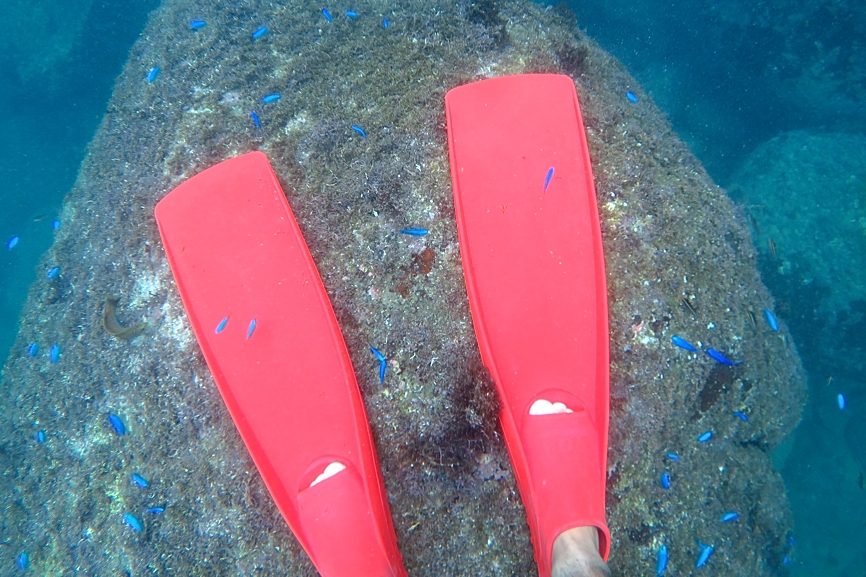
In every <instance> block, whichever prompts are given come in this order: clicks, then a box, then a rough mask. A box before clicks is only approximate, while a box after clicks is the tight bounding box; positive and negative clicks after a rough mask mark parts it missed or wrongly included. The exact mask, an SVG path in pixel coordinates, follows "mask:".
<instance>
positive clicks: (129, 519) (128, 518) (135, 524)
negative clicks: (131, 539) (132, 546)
mask: <svg viewBox="0 0 866 577" xmlns="http://www.w3.org/2000/svg"><path fill="white" fill-rule="evenodd" d="M123 520H124V521H125V522H126V524H127V525H129V526H130V527H132V530H133V531H135V532H136V533H141V532H142V531H144V525H142V524H141V521H139V520H138V517H136V516H135V515H133V514H132V513H126V514H125V515H124V516H123Z"/></svg>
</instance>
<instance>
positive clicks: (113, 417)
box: [108, 413, 126, 437]
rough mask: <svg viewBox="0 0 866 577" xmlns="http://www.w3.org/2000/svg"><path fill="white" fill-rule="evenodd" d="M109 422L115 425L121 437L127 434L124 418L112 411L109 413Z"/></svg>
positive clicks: (115, 430) (115, 429) (116, 431)
mask: <svg viewBox="0 0 866 577" xmlns="http://www.w3.org/2000/svg"><path fill="white" fill-rule="evenodd" d="M108 422H109V423H111V426H112V427H114V432H115V433H117V434H118V435H120V436H121V437H122V436H123V435H125V434H126V425H124V424H123V419H121V418H120V417H118V416H117V415H115V414H114V413H112V414H110V415H108Z"/></svg>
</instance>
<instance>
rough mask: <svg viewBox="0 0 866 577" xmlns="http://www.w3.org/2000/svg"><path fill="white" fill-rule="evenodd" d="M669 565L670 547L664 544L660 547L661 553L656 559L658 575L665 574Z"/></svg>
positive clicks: (659, 576) (658, 576) (660, 576)
mask: <svg viewBox="0 0 866 577" xmlns="http://www.w3.org/2000/svg"><path fill="white" fill-rule="evenodd" d="M667 566H668V548H667V545H664V544H662V546H661V547H659V555H658V560H657V561H656V576H657V577H662V575H664V574H665V569H666V568H667Z"/></svg>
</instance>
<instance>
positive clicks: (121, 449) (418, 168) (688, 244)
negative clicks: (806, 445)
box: [0, 0, 804, 576]
mask: <svg viewBox="0 0 866 577" xmlns="http://www.w3.org/2000/svg"><path fill="white" fill-rule="evenodd" d="M337 8H338V6H336V5H335V6H331V7H330V11H329V9H328V8H326V9H325V10H322V9H321V7H312V8H305V7H304V6H300V5H299V6H285V5H279V6H276V5H272V4H271V3H269V2H264V1H262V2H256V1H250V2H245V3H243V4H230V5H228V6H226V5H225V3H222V2H216V1H215V0H213V1H209V0H203V1H199V2H195V3H192V2H189V1H188V0H166V1H165V2H164V3H163V4H162V6H161V7H160V8H159V9H158V10H157V11H155V12H154V13H153V14H152V16H151V20H150V23H149V25H148V28H147V30H146V32H145V34H143V35H142V37H141V39H140V40H139V42H138V43H137V44H136V46H135V47H134V49H133V51H132V54H131V56H130V60H129V62H128V63H127V65H126V68H125V70H124V73H123V75H122V76H121V77H120V79H119V80H118V84H117V86H116V88H115V93H114V96H113V98H112V101H111V103H110V105H109V107H108V111H107V113H106V116H105V119H104V121H103V123H102V125H101V127H100V130H99V132H98V133H97V135H96V137H95V138H94V140H93V142H92V143H91V145H90V149H89V155H88V157H87V160H86V161H85V162H84V164H83V165H82V168H81V172H80V174H79V178H78V181H77V182H76V186H75V187H74V188H73V190H72V191H71V192H70V194H69V196H68V197H67V199H66V202H65V205H64V209H63V222H64V225H63V227H62V228H61V229H59V230H58V232H57V235H58V236H57V242H56V243H55V245H54V246H53V247H52V249H51V250H50V251H49V252H48V254H46V255H45V257H44V259H43V264H44V266H45V267H46V270H47V268H49V266H54V265H53V263H62V266H63V273H62V274H61V275H59V276H57V278H54V279H46V278H40V279H39V281H38V282H37V283H36V284H34V286H33V287H32V288H31V292H30V296H29V298H28V301H27V305H26V307H25V310H24V313H23V316H22V320H21V332H20V334H19V336H18V339H17V341H16V345H15V347H14V348H13V352H12V354H11V355H10V357H9V359H8V360H7V363H6V365H5V369H4V373H3V386H2V388H0V395H2V396H0V409H2V410H0V419H2V422H0V431H3V433H2V435H3V437H2V438H0V445H2V449H3V450H2V451H0V467H2V469H3V476H2V481H0V483H2V487H0V488H2V492H0V495H2V497H0V499H2V506H3V508H4V510H6V511H8V512H9V513H8V515H7V516H6V517H5V518H4V519H3V520H2V521H0V523H2V529H3V534H4V536H5V537H4V538H5V539H7V540H9V541H10V543H11V544H12V545H13V546H12V547H10V551H15V552H16V553H17V552H20V551H25V550H26V551H27V552H28V554H29V563H30V566H31V567H32V568H33V569H36V568H38V571H39V572H44V573H45V574H53V573H62V572H63V570H64V569H63V568H68V567H78V568H81V571H88V572H91V573H94V574H100V575H103V574H104V575H109V574H123V573H124V572H137V571H141V570H142V569H141V568H143V567H150V568H151V569H148V570H151V571H153V572H155V573H157V574H184V575H239V574H244V575H246V574H254V573H259V574H274V575H276V574H286V575H299V576H300V575H309V576H312V575H314V574H315V573H314V570H313V568H312V566H311V565H310V563H309V561H308V560H307V558H306V556H305V554H304V553H303V552H302V551H301V549H300V548H299V546H298V544H297V542H296V541H295V540H294V538H293V537H292V535H291V533H290V531H289V530H288V528H287V526H286V524H285V522H284V521H283V520H282V518H281V517H280V515H279V513H278V512H277V510H276V507H275V506H274V505H273V503H272V501H271V499H270V497H269V495H268V493H267V490H266V488H265V487H264V485H263V483H262V481H261V479H260V477H259V475H258V473H257V472H256V469H255V467H254V465H253V463H252V461H251V460H250V458H249V456H248V454H247V452H246V449H245V448H244V446H243V443H242V442H241V440H240V437H239V436H238V434H237V432H236V430H235V428H234V424H233V423H232V421H231V419H230V417H229V415H228V414H227V411H226V409H225V405H224V403H223V401H222V399H221V398H220V397H219V393H218V392H217V390H216V388H215V386H214V384H213V381H212V379H211V376H210V373H209V372H208V370H207V367H206V366H205V364H204V361H203V359H202V356H201V353H200V351H199V349H198V346H197V344H196V342H195V340H194V338H193V335H192V332H191V331H190V328H189V325H188V321H187V319H186V316H185V313H184V311H183V307H182V305H181V302H180V299H179V295H178V294H177V289H176V287H175V285H174V283H173V281H172V279H171V275H170V272H169V269H168V265H167V262H166V258H165V255H164V253H163V251H162V248H161V246H160V244H159V240H158V238H159V237H158V232H157V230H156V225H155V222H154V218H153V207H154V205H155V204H156V202H157V201H158V200H159V199H160V198H162V197H163V196H164V195H165V194H166V193H167V192H168V191H169V190H171V189H172V188H173V187H175V186H177V185H178V184H179V183H181V182H182V181H184V180H185V179H186V178H188V177H189V176H191V175H193V174H195V173H197V172H199V171H201V170H202V169H204V168H206V167H208V166H210V165H212V164H214V163H216V162H219V161H221V160H224V159H226V158H229V157H231V156H235V155H237V154H240V153H243V152H248V151H250V150H261V151H263V152H265V153H266V154H267V155H268V157H269V158H270V160H271V162H272V164H273V166H274V169H275V171H276V174H277V175H278V176H279V178H280V179H281V180H282V183H283V187H284V189H285V190H286V193H287V196H288V200H289V203H290V204H291V206H292V209H293V212H294V214H295V216H296V218H297V220H298V223H299V225H300V227H301V229H302V231H303V233H304V236H305V238H306V241H307V244H308V245H309V248H310V251H311V253H312V255H313V258H314V260H315V262H316V266H317V268H318V270H319V272H320V274H321V276H322V280H323V283H324V285H325V287H326V289H327V291H328V293H329V296H330V298H331V300H332V303H333V305H334V309H335V312H336V315H337V318H338V321H339V323H340V326H341V329H342V331H343V334H344V337H345V340H346V344H347V347H348V350H349V353H350V355H351V357H352V361H353V365H354V368H355V371H356V373H357V375H358V382H359V386H360V387H361V391H362V394H363V396H364V401H365V406H366V410H367V414H368V416H369V419H370V423H371V428H372V431H373V435H374V439H375V443H376V446H377V449H378V454H379V457H380V460H381V465H382V472H383V479H384V483H385V487H386V490H387V493H388V497H389V503H390V507H391V512H392V515H393V518H394V523H395V528H396V532H397V537H398V541H399V545H400V549H401V552H402V555H403V557H404V561H405V564H406V566H407V569H408V570H409V572H410V574H412V575H418V576H425V575H429V576H433V575H437V576H438V575H490V574H501V575H533V574H534V573H535V563H534V561H533V559H532V548H531V546H530V543H529V534H528V528H527V526H526V522H525V516H524V511H523V508H522V504H521V502H520V499H519V497H518V495H517V491H516V484H515V482H514V478H513V475H512V472H511V469H510V465H509V462H508V457H507V455H506V452H505V448H504V446H503V442H502V439H501V436H500V433H499V430H498V425H497V423H496V415H497V410H498V406H497V401H496V395H495V392H494V390H493V388H492V383H491V382H490V379H489V376H488V375H487V373H486V371H485V370H484V368H483V366H482V364H481V360H480V356H479V353H478V350H477V345H476V341H475V336H474V334H473V329H472V324H471V319H470V315H469V309H468V303H467V299H466V293H465V288H464V283H463V277H462V271H461V266H460V260H459V258H460V257H459V246H458V244H457V235H456V228H455V224H454V217H453V204H452V199H451V188H450V180H449V175H448V160H447V149H446V135H445V125H444V122H445V117H444V104H443V98H444V95H445V93H446V92H447V90H449V89H450V88H453V87H455V86H458V85H460V84H462V83H465V82H470V81H472V80H478V79H482V78H487V77H491V76H496V75H502V74H517V73H531V72H555V73H564V74H568V75H569V76H571V78H572V79H573V80H574V82H575V85H576V87H577V91H578V95H579V97H580V99H581V104H582V108H583V113H584V120H585V123H586V127H587V134H588V139H589V142H590V148H591V156H592V159H593V170H594V176H595V180H596V187H597V193H598V204H599V207H600V213H601V215H600V216H601V221H602V229H603V236H604V243H605V247H604V248H605V257H606V264H607V274H608V287H609V308H610V331H611V332H610V338H611V432H610V454H609V477H608V495H607V499H608V507H609V519H608V520H609V523H610V525H611V528H612V532H613V534H612V538H613V544H612V549H613V556H612V558H611V567H612V569H613V571H614V573H616V574H623V575H639V574H649V573H651V572H652V571H653V570H654V569H656V570H657V571H667V574H671V575H673V574H682V573H686V572H688V571H691V570H692V569H693V568H694V567H695V565H696V563H700V564H701V565H703V564H706V566H707V568H708V569H711V570H712V572H713V575H738V574H740V568H742V567H748V568H749V570H750V571H751V574H752V575H756V576H760V575H775V574H777V573H778V572H779V570H781V569H782V568H783V567H784V560H785V558H786V556H787V555H790V554H792V551H791V545H790V541H789V539H788V536H789V533H790V531H791V518H790V512H789V509H788V504H787V502H786V497H785V491H784V486H783V485H782V483H781V479H780V477H779V475H778V473H777V472H776V471H775V470H774V469H773V467H772V464H771V462H770V458H769V452H770V451H771V450H772V449H773V448H774V447H776V446H777V445H778V444H779V443H780V442H781V440H782V439H784V438H785V436H786V435H787V434H788V433H789V432H790V431H791V429H792V428H793V427H794V426H795V425H796V423H797V421H798V419H799V414H800V410H801V408H802V404H803V401H804V380H803V376H802V373H801V368H800V364H799V359H798V355H797V352H796V350H795V348H794V346H793V344H792V342H791V339H790V337H789V336H788V333H787V327H786V326H785V322H784V315H782V314H781V313H780V314H779V318H778V324H779V327H778V328H779V330H778V332H776V331H774V330H772V329H771V328H770V327H768V326H765V325H764V324H763V323H761V324H758V323H755V322H752V319H751V317H750V316H749V312H750V311H755V310H758V311H760V310H763V309H769V310H776V311H778V309H777V308H776V307H775V305H774V303H773V301H772V299H771V298H770V296H769V293H768V292H767V290H766V288H765V287H764V286H763V284H762V283H761V281H760V278H759V276H758V274H757V270H756V262H757V253H756V251H755V249H754V246H753V244H752V238H751V234H750V232H749V229H748V226H747V224H746V222H745V219H744V218H743V217H742V216H741V215H739V214H738V213H737V212H736V211H735V209H734V206H733V204H732V203H731V202H730V201H729V199H728V198H727V197H726V195H725V194H724V192H723V191H722V190H721V189H719V188H718V187H717V186H715V184H713V182H712V181H711V180H710V179H709V177H708V176H707V174H706V172H705V171H704V170H703V168H702V167H701V165H700V163H699V162H698V161H697V160H696V159H695V158H694V157H693V156H692V155H691V153H689V151H688V149H687V148H686V146H685V145H684V144H683V143H682V142H681V141H680V140H679V139H678V138H677V137H676V135H675V134H673V133H672V132H671V130H670V125H669V124H668V123H667V121H666V120H665V118H664V116H663V115H662V114H661V113H660V112H659V110H658V109H657V108H656V107H655V106H654V104H653V102H652V99H651V98H650V97H649V96H648V95H646V94H645V93H644V92H643V91H642V90H641V89H640V87H639V85H638V84H637V83H636V82H635V81H634V79H632V78H631V77H629V76H628V74H627V73H626V71H625V70H624V69H623V67H622V66H621V65H620V64H619V63H618V62H616V60H614V59H613V58H611V57H610V56H609V55H607V54H606V53H604V52H603V51H602V50H601V49H600V48H599V47H598V46H597V45H596V44H595V43H594V42H593V41H592V40H591V39H589V38H587V37H586V36H585V35H583V34H582V33H581V32H580V30H579V28H578V27H577V25H576V23H575V21H574V19H573V16H572V15H571V14H570V13H568V12H567V11H566V10H563V9H553V8H545V7H543V6H540V5H537V4H532V3H526V2H520V1H502V2H490V1H488V0H482V1H478V2H461V3H445V2H436V1H433V2H429V1H424V2H421V1H417V2H416V1H411V0H410V1H404V2H399V3H398V4H397V5H393V4H388V5H385V4H382V3H377V2H363V3H361V4H359V5H356V6H352V7H351V10H352V11H353V12H354V15H348V14H346V13H345V12H344V11H343V10H342V9H341V10H338V9H337ZM197 21H201V22H202V23H205V22H206V25H204V26H192V23H193V22H197ZM263 22H266V23H267V27H268V32H267V34H266V35H264V36H262V37H260V38H258V39H253V38H251V36H250V35H251V33H252V32H251V31H253V30H256V29H257V27H259V26H261V25H262V23H263ZM386 23H387V25H386ZM155 66H159V67H160V69H161V72H160V73H159V76H158V78H156V79H155V81H153V82H148V80H147V75H148V71H150V70H152V69H153V68H154V67H155ZM627 93H630V94H632V95H633V96H634V99H632V98H629V97H628V96H627V95H626V94H627ZM266 95H271V96H275V95H279V98H273V99H272V100H271V101H269V102H263V98H267V96H266ZM252 110H255V116H253V115H251V113H250V111H252ZM251 119H252V120H253V121H252V122H251ZM554 170H555V169H553V168H552V169H551V170H550V171H549V172H548V173H547V175H543V174H542V175H539V182H538V186H539V188H542V187H546V186H548V185H551V182H552V185H551V186H552V187H554V188H555V186H556V181H555V180H553V181H552V180H551V179H552V177H553V174H554ZM504 210H507V207H505V209H504ZM118 223H121V224H122V226H119V225H118ZM409 224H411V225H412V228H406V226H407V225H409ZM215 226H218V223H215ZM422 226H423V228H421V227H422ZM422 230H423V231H424V233H423V234H422V233H421V231H422ZM106 294H110V295H123V300H124V303H128V307H129V309H130V310H131V311H141V312H140V313H138V312H137V313H135V314H136V315H138V314H140V315H141V316H142V317H143V318H147V319H148V322H149V325H148V328H147V330H146V331H144V332H143V333H142V332H140V331H139V332H140V334H139V336H138V338H132V337H129V338H128V339H124V338H123V337H120V338H115V337H117V336H118V335H115V334H114V333H115V332H120V333H123V331H125V330H132V329H133V328H134V327H137V326H138V325H131V326H130V327H129V329H127V328H125V326H126V325H123V324H119V323H118V322H117V320H116V318H115V314H116V313H117V308H116V307H117V304H118V301H117V300H114V301H109V300H105V301H104V302H103V301H102V300H101V298H100V296H98V295H106ZM683 302H686V303H688V307H686V306H684V305H683V304H682V303H683ZM100 307H101V308H102V315H101V317H100V313H99V311H100ZM230 313H231V311H226V312H225V314H226V316H225V318H224V319H223V321H222V322H221V323H219V324H217V325H216V326H215V327H213V330H215V331H217V332H219V330H221V327H222V328H225V326H226V324H228V323H233V322H242V323H243V324H244V326H246V323H247V322H248V320H247V319H242V320H240V321H239V320H237V319H232V318H231V314H230ZM124 316H125V315H123V314H121V318H123V317H124ZM220 316H222V315H220ZM106 318H108V320H107V321H106ZM249 322H250V325H249V328H248V329H247V334H248V338H249V337H252V338H250V341H249V343H248V344H249V345H250V346H255V343H256V340H257V337H260V336H261V333H260V334H259V335H254V334H253V331H254V329H255V324H254V321H249ZM106 323H107V325H106ZM139 324H142V323H139ZM109 327H111V330H110V329H109ZM209 330H210V329H209ZM675 335H682V336H681V337H680V338H681V339H683V342H678V341H676V340H674V339H673V337H674V336H675ZM686 339H688V340H686ZM49 342H50V343H57V344H58V346H59V347H62V350H63V358H62V362H59V363H56V364H51V363H49V362H48V361H47V359H45V358H43V357H44V355H43V357H40V356H39V355H38V354H37V355H35V356H31V355H30V354H28V350H29V347H30V345H31V344H33V343H49ZM371 343H373V344H375V345H376V347H375V348H374V347H372V346H371ZM683 343H687V344H689V346H691V347H693V348H694V349H695V351H699V350H704V351H706V352H707V353H708V354H695V351H691V350H690V349H688V348H687V347H686V348H684V347H683ZM710 350H713V351H721V352H719V353H718V355H717V356H714V357H712V358H711V356H709V351H710ZM37 352H38V351H37ZM371 353H372V354H371ZM386 353H387V356H386ZM714 359H715V360H714ZM726 361H727V362H726ZM386 370H387V374H386ZM735 412H740V413H741V414H743V415H745V414H748V415H749V417H748V420H744V419H741V418H738V417H737V416H735V414H734V413H735ZM106 415H110V416H109V417H108V419H106ZM120 415H122V416H123V418H122V419H121V417H120ZM106 420H108V422H106ZM40 430H46V431H48V432H49V435H48V440H47V442H45V443H35V442H34V440H33V439H34V435H35V434H36V431H40ZM707 434H709V435H710V436H708V437H706V438H704V439H703V441H701V442H698V439H699V438H702V437H704V436H705V435H707ZM663 473H665V474H666V476H665V477H663V476H662V474H663ZM133 474H137V475H139V476H140V477H141V479H142V480H145V479H146V481H145V482H146V483H147V484H146V486H142V483H139V482H137V481H135V480H134V478H133V477H132V475H133ZM130 479H133V481H132V482H130ZM166 479H167V480H170V481H169V482H167V481H164V480H166ZM663 479H665V480H663ZM665 485H667V487H665ZM46 504H49V505H48V506H47V505H46ZM731 511H738V512H739V513H740V515H741V516H740V517H739V518H738V519H737V522H736V523H733V522H725V523H723V522H720V519H721V518H722V516H723V515H725V514H726V513H727V512H731ZM697 539H700V544H701V545H700V546H699V547H696V540H697ZM661 546H664V552H665V553H664V563H662V554H661V548H660V547H661ZM16 553H11V552H10V553H9V554H10V555H14V554H16ZM11 562H12V557H10V563H11ZM659 567H661V569H658V568H659Z"/></svg>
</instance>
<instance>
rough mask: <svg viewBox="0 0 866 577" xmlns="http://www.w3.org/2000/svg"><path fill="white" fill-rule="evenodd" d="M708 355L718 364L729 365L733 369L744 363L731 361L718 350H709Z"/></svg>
mask: <svg viewBox="0 0 866 577" xmlns="http://www.w3.org/2000/svg"><path fill="white" fill-rule="evenodd" d="M707 354H708V355H710V356H711V357H712V358H713V359H714V360H715V361H716V362H719V363H722V364H723V365H728V366H731V367H733V366H736V365H742V364H743V361H732V360H731V359H729V358H728V357H726V356H725V355H723V354H722V353H720V352H719V351H717V350H716V349H707Z"/></svg>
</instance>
